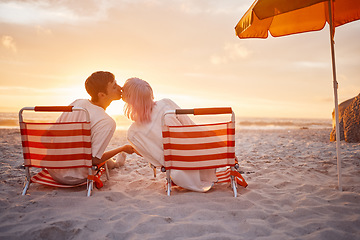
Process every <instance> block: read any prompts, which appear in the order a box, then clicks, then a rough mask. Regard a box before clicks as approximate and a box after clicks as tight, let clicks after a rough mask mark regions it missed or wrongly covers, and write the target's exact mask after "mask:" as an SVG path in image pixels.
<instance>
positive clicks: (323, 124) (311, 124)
mask: <svg viewBox="0 0 360 240" xmlns="http://www.w3.org/2000/svg"><path fill="white" fill-rule="evenodd" d="M58 115H59V113H34V112H24V114H23V116H24V119H25V120H26V121H55V120H56V119H57V117H58ZM112 117H113V118H114V120H115V121H116V125H117V129H118V130H126V129H127V128H128V127H129V126H130V124H131V121H130V120H128V119H127V118H126V117H125V116H123V115H116V116H112ZM192 118H193V120H194V121H195V122H197V123H212V122H217V121H218V122H220V121H226V120H228V119H230V117H228V116H225V117H223V116H222V117H218V116H214V117H213V118H209V116H207V117H192ZM226 118H227V119H226ZM235 122H236V128H237V129H254V130H256V129H259V130H266V129H324V128H331V127H332V120H331V119H308V118H306V119H305V118H304V119H301V118H245V117H236V119H235ZM18 127H19V116H18V113H6V112H0V128H18Z"/></svg>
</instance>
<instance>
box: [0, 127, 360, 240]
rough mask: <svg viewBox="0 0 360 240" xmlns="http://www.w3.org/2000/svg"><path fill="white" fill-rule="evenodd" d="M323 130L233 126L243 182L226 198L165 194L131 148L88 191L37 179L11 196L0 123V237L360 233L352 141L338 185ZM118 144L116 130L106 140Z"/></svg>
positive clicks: (12, 147)
mask: <svg viewBox="0 0 360 240" xmlns="http://www.w3.org/2000/svg"><path fill="white" fill-rule="evenodd" d="M330 131H331V130H330V129H292V130H285V129H283V130H242V129H239V130H237V133H236V155H237V156H238V159H239V163H240V168H241V170H242V171H244V172H245V174H243V176H244V178H245V179H246V181H247V182H248V184H249V186H248V187H247V188H246V189H244V188H242V187H239V188H238V197H237V198H234V197H233V193H232V191H231V189H230V187H229V186H228V185H226V184H225V185H215V187H214V188H213V189H212V190H210V191H209V192H207V193H197V192H191V191H187V190H183V189H179V188H174V189H173V191H172V196H171V197H168V196H166V193H165V176H164V174H163V173H160V172H159V171H158V176H157V177H156V178H154V177H153V174H152V170H151V169H150V168H149V167H148V164H147V163H146V162H145V161H144V160H143V159H142V158H140V157H138V156H136V155H135V154H132V155H128V156H127V159H126V164H125V166H123V167H121V168H119V169H114V170H112V171H111V173H110V177H111V178H110V180H105V176H103V179H104V181H103V182H104V187H103V188H101V189H100V190H98V189H95V190H94V192H93V195H92V196H91V197H86V191H85V188H86V187H79V188H73V189H58V188H50V187H46V186H41V185H38V184H32V185H31V186H30V189H29V191H28V194H27V195H26V196H21V191H22V185H23V180H24V169H22V168H21V165H22V161H23V160H22V149H21V141H20V135H19V130H16V129H0V136H1V137H0V152H1V156H0V157H1V160H0V164H1V165H0V167H1V176H0V193H1V195H0V239H157V240H160V239H277V240H279V239H326V240H330V239H336V240H338V239H360V144H350V143H345V142H341V155H342V159H343V161H342V174H343V175H342V176H343V191H342V192H340V191H339V190H338V189H337V181H338V180H337V165H336V150H335V143H330V142H329V133H330ZM125 143H126V136H125V132H124V131H119V130H118V131H116V133H115V135H114V138H113V139H112V141H111V144H110V146H109V148H113V147H115V146H118V145H122V144H125Z"/></svg>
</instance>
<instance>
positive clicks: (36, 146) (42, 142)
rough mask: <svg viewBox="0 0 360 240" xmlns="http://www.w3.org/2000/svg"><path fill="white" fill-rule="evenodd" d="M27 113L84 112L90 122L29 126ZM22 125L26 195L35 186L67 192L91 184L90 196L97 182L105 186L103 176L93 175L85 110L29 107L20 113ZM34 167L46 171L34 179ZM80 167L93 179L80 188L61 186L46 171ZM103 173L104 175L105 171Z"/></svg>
mask: <svg viewBox="0 0 360 240" xmlns="http://www.w3.org/2000/svg"><path fill="white" fill-rule="evenodd" d="M24 111H35V112H72V113H71V114H80V112H81V111H83V112H85V115H86V120H85V121H82V122H51V123H49V122H45V123H44V122H43V121H38V122H30V121H28V122H26V121H24V118H23V112H24ZM75 111H76V112H75ZM19 124H20V131H21V141H22V147H23V156H24V166H25V172H26V176H25V184H24V190H23V193H22V195H25V194H26V191H27V190H28V188H29V186H30V183H32V182H34V183H40V184H44V185H48V186H53V187H67V188H69V187H77V186H81V185H84V184H87V196H90V195H91V192H92V190H93V183H94V181H95V183H96V182H97V183H98V184H99V185H101V184H102V183H101V181H99V176H94V175H93V170H92V155H91V129H90V116H89V113H88V112H87V111H86V110H85V109H83V108H78V107H72V106H54V107H44V106H37V107H25V108H22V109H21V110H20V112H19ZM31 167H35V168H42V171H40V172H39V173H38V174H36V175H35V176H31V174H30V168H31ZM80 167H81V168H88V169H89V175H88V179H87V181H86V182H84V183H83V184H79V185H65V184H61V183H59V182H57V181H55V180H54V179H53V178H52V177H51V176H50V174H49V173H48V171H47V170H46V169H51V168H52V169H64V168H80ZM105 167H106V165H105ZM106 171H107V169H106ZM99 173H100V175H101V173H102V171H99ZM107 176H108V172H107Z"/></svg>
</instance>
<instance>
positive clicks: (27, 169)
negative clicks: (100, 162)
mask: <svg viewBox="0 0 360 240" xmlns="http://www.w3.org/2000/svg"><path fill="white" fill-rule="evenodd" d="M24 111H35V112H74V111H79V112H81V111H82V112H84V113H85V116H86V120H85V121H83V122H82V123H88V124H89V123H90V115H89V112H88V111H87V110H86V109H84V108H81V107H73V106H35V107H24V108H22V109H21V110H20V111H19V124H20V127H21V126H22V124H27V122H24V117H23V113H24ZM22 145H23V148H24V147H25V146H24V142H23V136H22ZM90 161H91V160H90ZM91 165H92V164H91ZM24 166H25V182H24V188H23V191H22V195H25V194H26V192H27V190H28V189H29V187H30V183H31V182H32V181H31V173H30V167H34V166H26V164H25V155H24ZM105 170H106V176H107V179H109V172H108V168H107V164H105ZM88 171H89V174H88V176H89V177H88V179H87V181H86V184H87V196H88V197H89V196H91V193H92V190H93V189H94V180H93V167H89V170H88ZM84 184H85V183H84ZM84 184H79V185H69V187H76V186H80V185H84ZM60 185H61V184H60Z"/></svg>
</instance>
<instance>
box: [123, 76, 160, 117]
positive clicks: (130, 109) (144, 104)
mask: <svg viewBox="0 0 360 240" xmlns="http://www.w3.org/2000/svg"><path fill="white" fill-rule="evenodd" d="M122 99H123V100H124V102H125V106H124V112H125V116H126V117H127V118H129V119H131V120H133V121H136V122H140V123H146V122H150V120H151V112H152V109H153V107H154V104H155V103H154V94H153V90H152V88H151V86H150V84H149V83H148V82H146V81H144V80H142V79H140V78H129V79H128V80H126V82H125V84H124V86H123V94H122Z"/></svg>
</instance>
